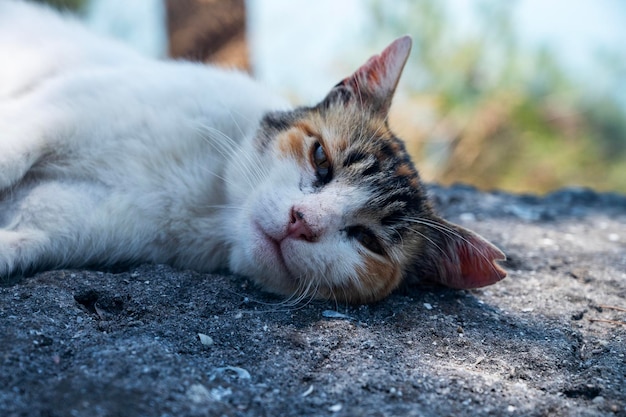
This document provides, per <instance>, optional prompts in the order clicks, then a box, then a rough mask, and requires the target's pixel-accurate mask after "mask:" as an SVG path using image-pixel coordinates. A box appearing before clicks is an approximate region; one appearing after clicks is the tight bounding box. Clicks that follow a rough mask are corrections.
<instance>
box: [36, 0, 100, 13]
mask: <svg viewBox="0 0 626 417" xmlns="http://www.w3.org/2000/svg"><path fill="white" fill-rule="evenodd" d="M34 1H36V2H38V3H47V4H49V5H51V6H53V7H56V8H57V9H59V10H72V11H80V10H82V9H83V7H84V6H85V3H87V0H34Z"/></svg>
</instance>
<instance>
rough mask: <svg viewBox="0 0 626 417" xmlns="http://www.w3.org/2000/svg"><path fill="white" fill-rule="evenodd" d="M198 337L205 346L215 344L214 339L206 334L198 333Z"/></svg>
mask: <svg viewBox="0 0 626 417" xmlns="http://www.w3.org/2000/svg"><path fill="white" fill-rule="evenodd" d="M198 337H199V338H200V343H202V344H203V345H204V346H211V345H212V344H213V338H212V337H211V336H209V335H206V334H204V333H198Z"/></svg>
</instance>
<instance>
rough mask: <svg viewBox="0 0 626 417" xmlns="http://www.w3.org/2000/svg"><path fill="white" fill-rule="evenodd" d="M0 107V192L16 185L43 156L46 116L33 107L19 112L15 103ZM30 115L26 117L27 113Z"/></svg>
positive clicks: (47, 124) (47, 126) (48, 125)
mask: <svg viewBox="0 0 626 417" xmlns="http://www.w3.org/2000/svg"><path fill="white" fill-rule="evenodd" d="M10 104H11V105H8V104H7V103H3V104H2V105H0V191H1V190H5V189H7V188H9V187H12V186H14V185H15V184H17V183H18V182H19V181H20V180H21V179H22V178H23V177H24V176H25V175H26V173H27V172H28V171H29V170H30V169H31V167H32V166H33V165H34V164H35V163H37V161H38V160H40V159H41V157H42V156H43V155H44V153H45V152H44V150H45V138H46V132H48V133H49V134H50V135H52V136H54V129H53V127H52V126H50V117H49V115H46V114H45V112H39V110H38V109H37V108H36V107H35V108H33V110H32V111H31V112H20V111H19V110H20V108H21V107H22V106H17V105H15V104H19V103H10ZM29 113H30V114H29Z"/></svg>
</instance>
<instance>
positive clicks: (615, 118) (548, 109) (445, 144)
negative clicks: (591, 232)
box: [370, 0, 626, 192]
mask: <svg viewBox="0 0 626 417" xmlns="http://www.w3.org/2000/svg"><path fill="white" fill-rule="evenodd" d="M389 4H390V3H389V2H385V1H382V0H371V10H372V13H373V16H374V19H375V27H376V29H375V30H374V31H371V32H370V34H371V36H372V39H371V40H372V42H376V41H378V40H380V39H386V40H388V39H390V38H392V37H394V36H399V35H402V34H405V33H409V34H411V35H412V37H413V39H414V49H413V53H412V57H411V58H410V60H409V63H408V65H407V68H406V70H405V71H406V73H405V76H404V79H405V80H409V83H405V87H404V88H405V89H406V88H408V89H409V90H410V91H412V98H411V100H408V101H407V102H406V103H403V105H402V109H398V106H396V107H395V108H394V110H395V111H397V112H398V113H399V114H400V115H399V116H397V118H398V119H399V123H400V124H402V123H404V124H406V125H407V126H411V132H410V133H409V134H408V135H407V132H406V129H403V128H402V127H400V131H401V132H402V133H403V136H405V137H406V136H408V139H409V147H410V149H411V150H412V152H413V154H414V156H415V157H416V159H417V161H418V164H419V165H420V167H421V168H422V171H425V172H424V173H425V174H426V175H425V177H426V178H427V179H430V180H436V181H440V182H444V183H451V182H456V181H462V182H469V183H472V184H474V185H477V186H479V187H481V188H489V189H491V188H504V189H508V190H513V191H533V192H545V191H549V190H551V189H555V188H558V187H562V186H566V185H581V186H590V187H594V188H597V189H603V190H609V189H612V190H618V191H622V192H626V162H624V161H625V160H626V115H625V114H624V113H625V110H624V105H620V104H619V103H617V101H616V100H615V98H612V97H611V96H607V95H601V94H595V93H594V92H593V91H588V90H586V89H585V87H584V86H582V83H580V82H576V81H575V79H574V78H573V75H572V74H570V73H569V72H568V69H567V68H565V67H564V66H563V65H562V64H561V63H560V62H559V61H558V60H557V58H555V56H556V55H555V54H553V53H552V51H550V50H547V49H538V50H533V49H529V48H524V47H522V46H521V45H520V42H519V40H518V38H517V35H516V31H515V27H514V24H513V22H514V19H513V17H514V12H515V2H511V1H506V2H503V1H499V0H495V1H493V0H492V1H482V2H480V3H477V4H478V7H477V8H476V19H477V20H476V21H477V22H478V25H477V27H476V28H475V31H474V33H473V34H472V33H467V32H463V33H462V34H459V32H457V31H456V30H455V29H456V28H455V26H454V25H455V23H454V22H453V21H452V19H451V17H450V14H449V12H448V10H447V9H446V7H447V6H448V5H449V4H450V2H445V1H441V0H396V1H395V2H394V4H393V8H392V7H389ZM609 61H610V59H606V62H607V68H609V69H611V68H613V69H614V73H615V74H617V73H619V65H621V63H620V62H612V63H611V62H609ZM611 65H613V67H611ZM416 103H417V104H416ZM424 103H426V104H424ZM423 113H427V114H432V115H434V116H432V117H430V118H429V117H424V116H423ZM415 120H418V121H419V122H415ZM423 120H426V122H423ZM433 149H434V151H433ZM424 167H425V168H424Z"/></svg>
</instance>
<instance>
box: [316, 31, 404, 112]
mask: <svg viewBox="0 0 626 417" xmlns="http://www.w3.org/2000/svg"><path fill="white" fill-rule="evenodd" d="M411 44H412V41H411V38H410V37H409V36H403V37H401V38H398V39H396V40H395V41H393V42H392V43H391V44H390V45H389V46H388V47H387V48H385V50H383V51H382V52H381V53H380V55H375V56H373V57H371V58H370V59H369V60H368V61H367V62H366V63H365V64H363V65H362V66H361V67H360V68H359V69H358V70H356V71H355V73H354V74H352V75H351V76H349V77H347V78H345V79H344V80H342V81H341V82H340V83H339V84H337V85H336V86H335V87H333V89H332V90H331V91H330V93H328V95H327V96H326V98H325V99H324V101H323V102H322V103H323V104H325V105H330V104H332V103H335V102H338V101H339V102H342V103H347V102H348V101H351V100H356V102H357V103H359V104H362V105H364V106H366V107H368V108H370V109H372V110H374V111H377V112H382V113H387V111H388V110H389V107H390V106H391V99H392V98H393V94H394V92H395V90H396V86H397V85H398V81H399V80H400V75H401V74H402V69H403V68H404V64H405V63H406V60H407V58H408V57H409V52H410V50H411Z"/></svg>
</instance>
